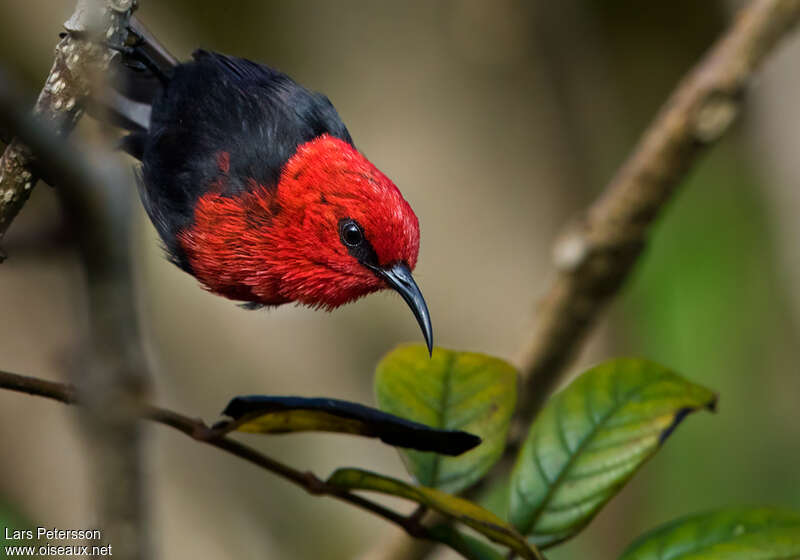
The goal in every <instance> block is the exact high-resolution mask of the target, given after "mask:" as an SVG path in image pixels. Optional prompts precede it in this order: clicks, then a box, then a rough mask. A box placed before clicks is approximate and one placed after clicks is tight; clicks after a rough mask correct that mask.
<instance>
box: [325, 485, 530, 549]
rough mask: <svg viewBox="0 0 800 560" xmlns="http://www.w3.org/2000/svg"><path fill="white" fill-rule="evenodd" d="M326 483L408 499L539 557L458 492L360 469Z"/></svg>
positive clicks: (503, 525)
mask: <svg viewBox="0 0 800 560" xmlns="http://www.w3.org/2000/svg"><path fill="white" fill-rule="evenodd" d="M327 483H328V484H331V485H333V486H336V487H338V488H342V489H346V490H370V491H373V492H381V493H383V494H389V495H392V496H399V497H401V498H405V499H407V500H412V501H414V502H417V503H418V504H421V505H424V506H427V507H429V508H430V509H432V510H434V511H438V512H439V513H441V514H443V515H446V516H447V517H450V518H452V519H454V520H456V521H459V522H461V523H463V524H464V525H467V526H468V527H471V528H473V529H475V530H476V531H478V532H479V533H481V534H483V535H485V536H486V537H487V538H488V539H490V540H492V541H494V542H496V543H499V544H502V545H505V546H507V547H509V548H511V549H512V550H514V551H516V552H517V554H519V555H520V556H522V557H523V558H528V559H531V558H532V559H536V558H539V554H538V552H537V551H536V549H535V548H533V547H531V546H530V545H529V544H528V543H527V542H526V541H525V538H524V537H522V536H521V535H520V534H519V533H517V532H516V531H515V530H514V528H513V527H511V526H510V525H509V524H508V523H506V522H505V521H503V520H502V519H500V518H499V517H497V516H496V515H495V514H493V513H491V512H489V511H486V510H485V509H483V508H482V507H480V506H479V505H477V504H474V503H472V502H470V501H468V500H465V499H463V498H459V497H458V496H453V495H451V494H447V493H445V492H442V491H441V490H436V489H435V488H426V487H424V486H412V485H411V484H407V483H405V482H403V481H401V480H397V479H394V478H390V477H388V476H384V475H381V474H376V473H373V472H369V471H363V470H360V469H339V470H337V471H336V472H334V473H333V474H332V475H331V476H330V478H328V481H327Z"/></svg>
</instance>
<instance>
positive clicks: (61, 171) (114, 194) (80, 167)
mask: <svg viewBox="0 0 800 560" xmlns="http://www.w3.org/2000/svg"><path fill="white" fill-rule="evenodd" d="M132 4H133V2H132V0H80V1H79V2H78V6H77V8H76V10H75V13H74V14H73V16H72V17H71V18H70V20H69V21H67V23H66V24H65V27H66V28H67V30H68V34H67V35H66V36H64V37H63V39H62V40H61V42H60V43H59V45H58V47H57V48H56V60H55V63H54V66H53V70H52V72H51V75H50V77H49V78H48V81H47V84H46V85H45V88H44V90H43V91H42V93H41V95H40V97H39V101H38V102H37V105H36V107H35V109H34V114H35V117H36V118H34V117H32V116H31V115H29V114H28V112H27V111H23V110H22V109H21V107H22V102H21V100H20V99H19V96H18V95H17V93H16V91H15V90H14V88H13V87H12V84H11V83H10V82H9V80H7V79H5V80H4V79H0V128H2V129H3V130H8V131H10V132H11V133H13V134H15V135H17V136H18V137H19V138H18V139H15V140H14V141H13V142H12V143H11V145H10V146H9V147H8V149H7V150H6V152H5V154H4V155H3V158H2V161H1V162H0V163H1V165H0V189H2V190H0V193H2V197H0V234H2V233H3V232H4V231H5V228H6V227H7V226H8V224H9V223H10V220H11V219H12V218H13V216H14V215H15V214H16V212H17V211H18V210H19V208H20V207H21V206H22V204H23V203H24V201H25V199H27V196H28V194H29V192H30V189H31V186H32V185H33V182H34V181H35V178H34V177H33V175H34V165H35V166H36V167H35V169H37V170H39V171H41V172H44V173H46V176H47V177H48V178H50V179H52V178H57V179H58V180H57V183H58V184H57V187H58V189H57V191H56V192H57V194H58V196H59V198H60V199H61V202H62V205H63V207H64V209H65V214H66V216H67V218H68V220H69V222H70V225H71V226H72V229H73V231H74V232H75V234H76V235H75V236H76V238H77V242H78V248H79V254H80V256H81V260H82V264H83V268H84V270H85V271H86V280H87V288H88V303H89V309H88V310H89V316H88V320H89V327H90V329H89V333H88V334H89V336H88V340H87V342H88V344H86V347H85V349H86V350H87V352H86V355H85V356H83V357H85V358H86V361H85V365H84V367H82V368H80V375H79V376H76V389H75V391H77V392H78V395H79V398H80V399H81V402H82V403H83V404H85V405H86V406H85V408H84V412H83V414H81V417H80V418H81V420H82V423H81V428H82V431H83V435H84V436H85V437H86V438H87V439H88V445H87V447H88V449H89V450H90V466H91V468H92V469H93V471H94V472H93V480H94V481H95V484H94V488H93V490H94V497H95V499H96V500H97V506H98V516H99V518H100V519H101V520H102V522H103V524H104V534H105V535H106V538H107V539H108V541H109V542H112V543H113V544H114V548H115V555H116V556H119V557H121V558H122V559H124V560H139V559H144V558H149V557H150V534H151V532H150V531H149V530H148V527H147V521H148V515H147V510H148V507H147V497H148V493H147V492H146V490H145V487H146V486H145V477H144V476H143V473H144V468H143V466H144V465H143V453H142V448H143V445H144V444H143V433H142V428H141V425H140V423H139V422H137V421H136V418H135V417H134V415H133V412H134V411H135V410H136V407H137V406H138V405H139V403H140V401H141V400H142V398H143V396H144V394H145V393H146V391H147V387H148V379H147V376H146V375H145V372H146V368H145V367H143V364H144V359H143V357H142V352H141V342H140V337H139V332H138V321H137V318H136V313H135V308H134V302H135V293H134V289H133V285H132V275H131V271H130V254H129V246H130V213H131V212H130V210H131V209H130V207H129V204H128V200H129V196H128V195H129V190H130V179H129V177H128V176H127V175H126V174H125V173H123V172H122V171H121V170H120V169H119V167H118V166H116V165H113V161H112V159H111V158H110V157H105V158H103V157H101V156H102V154H101V153H97V150H95V151H94V152H92V151H90V150H89V149H87V148H86V147H85V146H82V147H81V149H76V147H75V146H74V145H72V144H71V143H70V142H67V141H66V140H65V139H64V138H63V136H64V135H66V134H67V133H68V132H69V131H70V130H71V129H72V128H73V127H74V125H75V123H76V122H77V120H78V119H79V118H80V116H81V113H82V107H83V104H84V101H85V99H86V97H87V96H88V94H89V91H90V89H92V86H93V85H95V84H98V85H99V84H102V83H103V82H102V81H101V80H102V78H103V77H104V76H103V74H104V71H105V69H106V66H107V65H108V62H109V61H110V60H111V58H112V56H113V51H111V50H110V49H108V48H107V47H105V46H103V45H104V44H114V43H116V44H117V45H121V44H122V41H123V39H124V36H125V35H126V34H127V29H126V27H127V21H128V17H129V16H130V10H131V8H132ZM89 153H91V154H92V156H93V157H92V161H89V159H88V158H87V154H89ZM34 156H35V157H34ZM51 182H52V181H51Z"/></svg>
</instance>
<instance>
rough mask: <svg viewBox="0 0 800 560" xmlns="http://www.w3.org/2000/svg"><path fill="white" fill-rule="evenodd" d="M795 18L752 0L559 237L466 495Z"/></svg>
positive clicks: (527, 415)
mask: <svg viewBox="0 0 800 560" xmlns="http://www.w3.org/2000/svg"><path fill="white" fill-rule="evenodd" d="M799 20H800V0H753V2H752V3H751V4H750V5H749V6H748V7H747V8H746V9H744V10H743V11H742V12H741V14H740V15H739V17H738V18H737V19H736V21H735V22H734V24H733V26H732V27H731V28H730V29H728V31H727V32H726V33H725V34H724V35H723V37H722V38H721V39H719V40H718V41H717V43H716V44H715V45H714V46H713V47H712V48H711V50H710V51H709V52H708V53H707V54H706V56H705V57H704V58H703V59H702V60H701V61H700V62H699V63H698V64H697V65H696V66H695V67H694V68H693V69H692V70H691V71H690V72H689V73H688V74H687V75H686V76H685V77H684V78H683V80H682V81H681V82H680V84H679V85H678V86H677V88H676V89H675V91H674V92H673V93H672V95H671V96H670V97H669V99H668V100H667V102H666V103H665V104H664V106H663V107H662V108H661V110H660V111H659V113H658V114H657V115H656V117H655V119H654V120H653V122H652V123H651V124H650V126H649V127H648V129H647V130H646V131H645V133H644V134H643V135H642V137H641V139H640V140H639V143H638V144H637V145H636V147H635V148H634V150H633V152H632V153H631V154H630V156H629V157H628V159H627V160H626V161H625V163H624V164H623V165H622V167H621V168H620V169H619V170H618V171H617V173H616V175H615V176H614V177H613V178H612V179H611V181H610V183H609V184H608V185H607V187H606V189H605V190H604V192H603V193H602V194H601V195H600V197H599V198H598V199H597V200H596V201H595V202H594V203H593V204H592V206H590V207H589V209H588V210H587V211H586V212H585V214H584V215H583V216H582V217H581V218H580V219H578V220H576V222H575V223H574V224H572V225H571V227H568V229H567V230H566V231H565V232H564V233H563V234H562V236H561V237H560V239H559V241H558V242H557V243H556V245H555V248H554V261H555V266H556V269H557V275H556V277H555V279H554V280H553V282H552V283H551V285H550V287H549V289H548V290H547V292H546V295H545V296H544V298H543V299H542V301H541V303H540V306H539V309H538V312H537V315H536V318H535V323H534V328H533V333H532V336H531V338H530V341H529V343H528V344H527V346H526V347H525V348H523V350H522V352H521V354H522V358H521V360H520V362H519V363H520V364H521V366H520V370H521V371H522V374H523V386H522V394H521V395H520V398H519V400H518V402H519V403H520V404H519V408H518V410H517V413H516V418H515V423H514V430H513V432H512V434H513V436H512V441H511V442H510V444H509V445H508V446H507V447H506V450H505V452H504V454H503V459H502V461H501V462H500V463H498V465H496V466H495V468H494V469H493V470H492V472H491V473H490V475H489V477H488V478H485V479H484V480H483V481H482V482H481V483H479V485H478V486H477V487H475V488H473V489H471V490H470V491H469V493H468V495H469V496H475V495H476V494H478V493H479V492H480V491H481V490H482V489H484V488H485V486H486V483H487V482H488V481H489V480H496V477H498V476H499V475H500V474H501V473H502V474H505V473H507V471H508V469H509V468H510V465H511V464H513V461H514V458H515V455H516V452H517V451H518V449H519V443H520V439H521V438H522V437H524V434H525V432H524V429H527V427H528V426H529V425H530V423H531V422H532V420H533V419H534V418H535V416H536V414H537V413H538V412H539V410H540V409H541V407H542V405H543V404H544V403H545V401H546V400H547V398H548V397H549V396H550V394H551V393H552V392H553V390H554V389H555V388H556V387H557V385H558V384H559V382H560V381H561V380H562V379H563V376H564V373H565V368H566V366H567V365H568V364H569V361H570V360H571V359H572V357H573V356H574V354H575V353H576V352H577V350H578V349H579V347H580V344H581V343H582V342H583V339H584V338H585V337H586V334H587V332H588V331H589V329H590V328H591V327H592V325H593V324H594V322H595V320H596V319H597V317H598V316H599V315H600V313H601V312H602V311H603V309H604V308H605V305H606V304H607V303H608V301H610V300H611V298H613V297H614V295H615V294H616V293H617V292H618V291H619V289H620V287H621V286H622V284H623V283H624V281H625V279H626V278H627V277H628V274H629V273H630V271H631V270H632V268H633V266H634V264H635V263H636V260H637V259H638V257H639V255H640V254H641V252H642V249H643V248H644V246H645V243H646V241H647V234H648V231H649V228H650V226H651V225H652V224H653V222H654V221H655V219H656V218H657V217H658V216H659V214H660V212H661V211H662V209H663V207H664V205H665V204H666V202H667V201H668V200H669V198H670V196H671V195H672V194H673V192H674V191H675V188H676V187H677V186H678V184H679V183H680V182H681V181H682V180H683V178H684V177H686V175H687V174H688V172H689V170H690V169H691V167H692V165H693V164H694V162H695V161H696V160H697V158H698V156H700V155H701V154H702V153H703V152H704V151H705V150H707V149H708V148H709V147H711V146H713V145H714V144H715V143H716V141H717V140H719V138H720V137H721V136H722V135H723V134H724V133H725V132H726V131H727V130H728V128H729V127H730V125H731V124H732V123H733V121H734V120H735V118H736V116H737V115H738V113H739V110H740V108H741V105H742V102H743V94H744V90H745V87H746V86H747V84H748V82H749V81H750V80H751V79H752V77H753V74H754V73H755V71H756V70H757V68H758V66H759V65H760V64H761V63H762V62H763V61H764V59H766V58H767V56H768V55H769V54H770V53H771V52H772V51H773V49H774V48H775V47H776V46H777V44H778V43H779V41H780V40H781V39H782V38H783V37H785V36H786V35H788V34H789V32H790V31H791V30H792V28H793V27H794V26H795V25H796V24H797V23H798V21H799ZM386 544H387V546H384V547H382V551H381V553H380V554H376V555H375V556H370V560H372V559H373V558H376V559H377V558H381V559H387V560H388V559H389V558H401V557H402V558H425V557H426V556H427V555H428V554H429V553H430V552H431V550H432V549H431V548H430V547H429V548H425V549H420V548H419V547H417V546H416V545H415V544H414V543H412V542H410V541H408V539H405V540H403V539H395V540H392V541H390V542H389V543H386Z"/></svg>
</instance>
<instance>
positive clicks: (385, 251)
mask: <svg viewBox="0 0 800 560" xmlns="http://www.w3.org/2000/svg"><path fill="white" fill-rule="evenodd" d="M228 161H229V156H227V155H225V154H220V155H219V157H218V165H219V172H220V176H219V177H218V178H217V179H216V181H215V182H216V184H217V185H218V187H219V188H221V189H222V190H223V191H224V186H225V184H226V182H227V179H228V178H227V172H228V169H229V168H228V166H229V163H228ZM345 216H346V217H349V218H351V219H353V220H355V221H356V222H358V223H359V224H360V225H361V227H362V228H363V231H364V235H365V237H366V238H367V239H368V240H369V242H370V243H371V244H372V247H373V248H374V250H375V253H376V255H377V263H376V264H377V265H378V266H383V267H385V266H389V265H391V264H393V263H397V262H405V263H407V264H408V266H409V267H410V268H411V269H413V268H414V267H415V265H416V262H417V253H418V251H419V224H418V221H417V217H416V215H415V214H414V212H413V211H412V209H411V207H410V206H409V204H408V203H407V202H406V201H405V199H404V198H403V197H402V195H401V194H400V191H399V190H398V189H397V187H396V186H395V185H394V183H392V181H391V180H389V178H387V177H386V176H385V175H384V174H383V173H381V172H380V170H378V169H377V168H376V167H375V166H374V165H372V163H370V162H369V161H368V160H367V159H366V158H365V157H364V156H363V155H361V154H360V153H359V152H357V151H356V150H355V149H353V147H352V146H351V145H350V144H348V143H347V142H344V141H342V140H339V139H338V138H333V137H331V136H329V135H322V136H320V137H318V138H316V139H314V140H312V141H310V142H306V143H305V144H302V145H301V146H300V147H299V148H298V149H297V152H296V153H295V154H294V155H293V156H292V157H291V158H290V159H289V161H288V162H287V164H286V166H285V167H284V169H283V172H282V174H281V177H280V180H279V181H278V185H277V188H276V189H274V190H270V189H267V188H265V187H263V186H254V187H253V188H252V189H251V190H249V191H248V192H245V193H243V194H241V195H239V196H225V195H224V194H221V193H220V192H208V193H207V194H204V195H203V196H201V197H200V198H199V199H198V201H197V204H196V206H195V213H194V222H193V224H192V226H191V227H189V228H187V229H186V230H184V231H183V232H181V233H180V234H179V236H178V237H179V240H180V243H181V246H182V247H183V250H184V251H185V253H186V256H187V259H188V261H189V264H190V266H191V268H192V271H193V272H194V274H195V276H196V277H197V278H198V279H199V280H200V281H201V282H202V283H203V285H204V286H205V287H206V288H207V289H209V290H210V291H212V292H215V293H217V294H220V295H222V296H225V297H229V298H232V299H237V300H244V301H249V302H254V303H262V304H267V305H278V304H281V303H287V302H291V301H296V302H299V303H302V304H305V305H310V306H314V307H323V308H326V309H333V308H335V307H337V306H339V305H342V304H344V303H347V302H350V301H352V300H355V299H357V298H359V297H361V296H364V295H366V294H369V293H371V292H374V291H376V290H379V289H381V288H386V287H388V286H387V285H386V282H385V281H384V280H383V279H381V278H379V277H378V276H376V275H375V273H374V272H373V271H372V270H370V269H368V268H366V267H364V266H363V265H362V264H361V263H359V262H358V261H357V260H356V258H354V257H353V256H352V255H350V254H349V253H348V251H347V248H346V247H345V246H344V245H343V244H342V243H341V241H340V240H339V233H338V221H339V220H340V219H341V218H342V217H345Z"/></svg>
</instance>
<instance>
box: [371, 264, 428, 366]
mask: <svg viewBox="0 0 800 560" xmlns="http://www.w3.org/2000/svg"><path fill="white" fill-rule="evenodd" d="M373 270H374V271H375V273H376V274H377V275H378V276H380V277H381V278H383V279H384V280H386V283H387V284H389V286H391V287H392V288H393V289H394V290H396V291H397V292H398V293H399V294H400V295H401V296H403V299H404V300H405V301H406V303H407V304H408V306H409V307H410V308H411V311H413V312H414V317H416V318H417V323H419V326H420V328H421V329H422V335H423V336H424V337H425V343H426V344H427V345H428V353H429V354H431V355H433V327H432V326H431V316H430V313H428V306H427V305H426V304H425V298H423V297H422V292H420V291H419V286H417V283H416V282H414V277H413V276H411V271H410V270H409V269H408V265H407V264H405V263H397V264H394V265H392V266H389V267H386V268H380V267H375V268H374V269H373Z"/></svg>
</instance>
